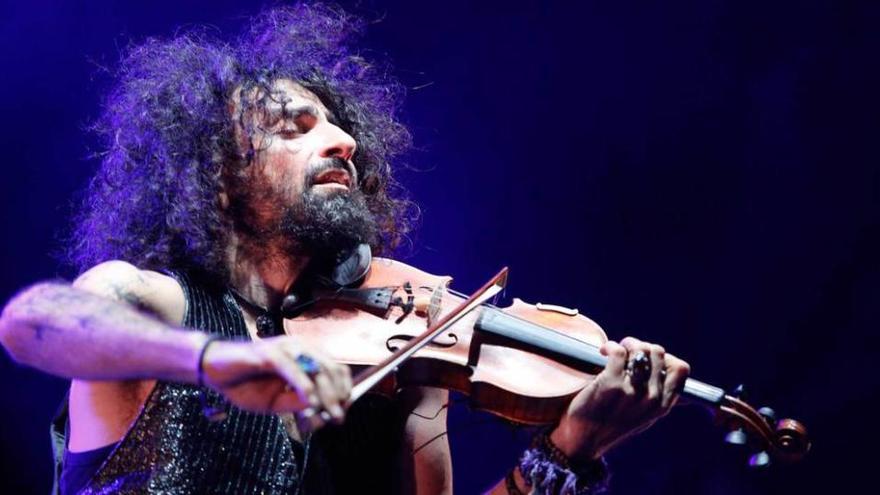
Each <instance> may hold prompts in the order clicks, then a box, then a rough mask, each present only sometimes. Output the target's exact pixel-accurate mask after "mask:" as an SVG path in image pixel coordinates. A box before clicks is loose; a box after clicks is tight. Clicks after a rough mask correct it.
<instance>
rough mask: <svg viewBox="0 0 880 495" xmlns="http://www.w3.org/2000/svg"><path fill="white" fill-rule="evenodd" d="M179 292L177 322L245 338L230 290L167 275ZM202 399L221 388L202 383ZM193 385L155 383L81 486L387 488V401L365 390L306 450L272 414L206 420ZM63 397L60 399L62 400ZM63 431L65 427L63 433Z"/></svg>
mask: <svg viewBox="0 0 880 495" xmlns="http://www.w3.org/2000/svg"><path fill="white" fill-rule="evenodd" d="M173 275H174V276H175V278H176V279H177V280H178V282H179V283H180V285H181V287H182V288H183V291H184V294H185V296H186V308H187V309H186V313H185V316H184V326H186V327H190V328H194V329H200V330H203V331H206V332H210V333H216V334H219V335H222V336H223V337H225V338H230V339H248V338H249V334H248V331H247V327H246V326H245V322H244V318H243V317H242V313H241V309H240V308H239V306H238V304H237V303H236V301H235V298H234V297H233V296H232V294H231V293H230V291H229V290H228V289H226V288H222V287H216V286H214V285H212V284H210V283H208V282H206V281H205V280H204V279H201V278H199V277H196V276H190V275H185V274H178V273H175V274H173ZM205 391H206V393H207V396H208V399H209V401H212V402H215V403H223V399H222V397H221V396H219V395H218V394H216V393H215V392H213V391H211V390H208V389H205ZM199 392H200V390H199V387H197V386H195V385H189V384H181V383H171V382H161V381H160V382H158V383H157V385H156V387H155V389H154V390H153V391H152V393H151V394H150V395H149V397H148V398H147V400H146V402H145V404H144V407H143V409H142V410H141V412H140V414H139V415H138V417H137V418H136V419H135V421H134V422H133V423H132V425H131V427H130V429H129V431H128V432H127V433H126V435H125V436H124V437H123V439H122V440H121V441H120V442H119V444H118V446H117V447H116V448H115V449H114V450H113V451H112V453H111V454H110V455H109V457H108V458H107V460H106V461H105V462H104V463H103V464H102V465H101V467H100V468H99V469H98V470H97V472H96V473H95V475H94V476H93V477H92V478H91V479H90V480H89V482H88V483H87V484H86V486H85V488H84V489H83V490H82V491H81V492H80V493H83V494H89V495H91V494H107V493H120V494H141V493H163V494H196V493H216V494H295V493H302V494H332V493H354V492H363V491H369V492H377V493H393V491H394V486H395V483H394V479H395V471H396V469H395V462H394V460H395V459H396V458H397V449H398V448H399V446H400V445H401V438H402V434H403V430H402V425H403V420H402V417H401V414H400V412H399V411H398V409H397V407H396V405H395V403H394V402H393V401H390V400H387V399H384V398H381V397H375V396H367V397H365V399H366V400H359V401H358V402H357V403H356V404H354V406H353V407H352V409H351V410H350V411H349V414H348V417H347V418H348V419H347V420H346V423H345V424H344V425H342V426H337V427H332V426H331V427H325V428H323V429H322V430H321V431H320V432H319V433H317V434H315V435H314V438H313V440H312V441H311V442H309V448H308V452H309V454H308V457H309V459H308V467H307V468H306V469H305V470H303V466H302V459H303V457H304V452H305V449H304V448H303V446H302V445H301V444H299V443H298V442H296V441H294V440H292V439H291V438H290V437H289V436H288V435H287V432H286V429H285V427H284V425H283V423H282V420H281V419H280V418H279V417H278V416H275V415H262V414H254V413H250V412H247V411H243V410H241V409H238V408H236V407H234V406H231V405H229V406H227V407H228V412H229V414H228V417H227V418H226V419H225V420H223V421H220V422H214V423H212V422H210V421H208V420H207V419H206V418H205V417H204V415H203V414H202V404H201V401H200V397H199ZM65 405H66V404H65ZM67 420H68V418H67V414H66V407H62V411H61V413H60V414H59V416H58V418H56V421H54V422H53V440H55V454H56V456H55V457H56V490H57V486H58V483H57V480H58V479H59V475H60V473H61V472H62V470H63V464H62V458H63V455H61V454H63V451H64V446H65V445H66V434H65V433H66V430H67ZM62 432H65V433H62Z"/></svg>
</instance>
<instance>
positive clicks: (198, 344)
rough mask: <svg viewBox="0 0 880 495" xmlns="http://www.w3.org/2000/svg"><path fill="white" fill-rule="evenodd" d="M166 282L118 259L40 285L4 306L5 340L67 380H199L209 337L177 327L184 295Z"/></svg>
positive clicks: (13, 350)
mask: <svg viewBox="0 0 880 495" xmlns="http://www.w3.org/2000/svg"><path fill="white" fill-rule="evenodd" d="M159 277H164V276H162V275H160V274H157V273H153V272H143V271H141V270H138V269H137V268H135V267H134V266H132V265H130V264H128V263H124V262H119V261H113V262H107V263H103V264H101V265H98V266H96V267H95V268H93V269H91V270H89V271H88V272H86V273H84V274H83V275H82V276H80V277H79V278H78V279H77V280H76V281H75V282H74V283H73V285H67V284H64V283H58V282H46V283H40V284H37V285H34V286H32V287H30V288H28V289H26V290H25V291H23V292H22V293H20V294H18V295H17V296H16V297H15V298H13V299H12V300H11V301H10V302H9V304H7V305H6V307H5V308H4V309H3V313H2V317H0V342H2V343H3V346H4V347H6V349H7V351H8V352H9V354H10V355H11V356H12V357H13V359H15V360H16V361H18V362H20V363H23V364H27V365H29V366H33V367H35V368H37V369H39V370H41V371H45V372H47V373H51V374H54V375H59V376H63V377H67V378H76V379H84V380H127V379H134V378H157V379H162V380H172V381H179V382H189V383H193V382H195V381H196V379H197V377H196V370H197V364H198V363H197V360H198V356H199V352H200V350H201V348H202V346H203V345H204V343H205V341H206V339H207V336H206V335H205V334H202V333H198V332H190V331H184V330H182V329H179V328H175V326H179V324H180V319H181V318H182V313H183V310H182V307H183V293H182V291H181V289H180V287H179V286H178V285H177V284H176V283H174V282H173V279H170V277H164V278H166V279H170V280H172V281H171V282H170V283H169V282H168V281H167V280H162V279H160V278H159ZM175 289H176V292H177V294H175V293H174V292H175ZM144 311H149V312H151V313H152V314H154V315H157V316H159V317H162V318H163V319H171V320H174V319H176V320H177V321H176V322H175V323H176V324H177V325H171V324H169V323H167V322H164V321H161V320H160V319H158V318H157V317H154V316H151V315H148V314H146V313H145V312H144Z"/></svg>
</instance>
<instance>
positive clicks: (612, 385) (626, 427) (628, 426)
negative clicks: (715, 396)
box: [550, 337, 690, 461]
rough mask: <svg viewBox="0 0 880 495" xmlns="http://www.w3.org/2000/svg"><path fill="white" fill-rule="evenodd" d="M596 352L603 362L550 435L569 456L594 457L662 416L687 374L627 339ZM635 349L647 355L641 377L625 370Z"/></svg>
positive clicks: (657, 350) (675, 362)
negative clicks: (605, 360) (646, 367)
mask: <svg viewBox="0 0 880 495" xmlns="http://www.w3.org/2000/svg"><path fill="white" fill-rule="evenodd" d="M601 352H602V354H603V355H605V356H607V357H608V364H607V365H606V366H605V369H604V370H602V372H601V373H599V374H598V375H597V376H596V378H595V379H594V380H593V381H592V382H591V383H590V384H589V385H587V386H586V387H585V388H584V389H583V390H581V391H580V393H578V394H577V395H576V396H575V397H574V399H573V400H572V401H571V404H570V405H569V407H568V410H567V412H566V414H565V415H564V416H563V417H562V419H561V420H560V422H559V426H558V427H557V428H556V429H555V430H554V431H553V433H552V434H551V437H550V438H551V440H552V441H553V443H554V444H555V445H556V446H557V447H559V448H560V449H561V450H562V451H563V452H564V453H565V454H566V455H568V456H569V457H570V458H572V459H577V460H583V461H586V460H591V459H597V458H599V457H601V456H602V455H604V454H605V453H606V452H607V451H608V450H609V449H610V448H612V447H613V446H614V445H616V444H618V443H620V442H621V441H623V440H624V439H626V438H628V437H630V436H632V435H635V434H637V433H639V432H641V431H643V430H645V429H647V428H648V427H649V426H651V425H652V424H653V423H654V422H655V421H657V420H658V419H659V418H661V417H663V416H665V415H666V414H667V413H668V412H669V411H670V409H672V407H673V406H674V405H675V403H676V401H677V400H678V396H679V392H680V391H681V389H682V388H683V387H684V382H685V380H686V379H687V376H688V374H689V373H690V366H689V365H688V364H687V363H686V362H684V361H682V360H681V359H678V358H676V357H675V356H673V355H671V354H669V353H667V352H665V350H664V349H663V348H662V347H660V346H659V345H655V344H650V343H647V342H642V341H640V340H638V339H635V338H632V337H627V338H625V339H623V340H622V341H621V342H620V343H619V344H618V343H616V342H612V341H609V342H606V343H605V344H604V345H602V347H601ZM639 352H642V353H644V355H645V356H647V357H649V358H650V364H651V366H650V374H648V373H647V372H646V373H645V374H644V377H640V376H639V374H638V373H634V372H631V371H632V370H627V364H628V362H629V360H631V359H632V358H633V357H634V356H636V355H637V354H638V353H639Z"/></svg>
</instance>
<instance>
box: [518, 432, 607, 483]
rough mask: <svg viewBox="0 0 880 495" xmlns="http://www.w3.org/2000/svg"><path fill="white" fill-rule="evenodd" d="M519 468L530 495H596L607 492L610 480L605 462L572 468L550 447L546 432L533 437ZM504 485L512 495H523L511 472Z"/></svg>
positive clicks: (577, 465) (571, 463) (561, 455)
mask: <svg viewBox="0 0 880 495" xmlns="http://www.w3.org/2000/svg"><path fill="white" fill-rule="evenodd" d="M518 468H519V472H520V473H521V474H522V476H523V479H525V481H526V484H527V485H528V486H530V487H532V490H531V493H535V494H540V495H549V494H557V493H558V494H560V495H598V494H601V493H605V492H606V491H607V490H608V482H609V479H610V475H609V473H608V465H607V464H606V463H605V459H604V458H600V459H598V460H595V461H590V462H587V463H583V464H581V463H578V464H575V463H573V462H572V461H571V459H569V458H568V456H566V455H565V453H564V452H562V451H561V450H559V447H557V446H556V445H554V444H553V442H552V441H551V440H550V434H549V431H547V430H545V431H543V432H542V433H540V434H538V435H537V436H535V438H534V440H533V441H532V445H531V447H530V448H529V449H528V450H526V451H525V452H524V453H523V456H522V458H521V459H520V461H519V466H518ZM506 481H507V491H508V492H509V493H511V495H518V494H520V493H522V492H521V491H520V490H519V488H518V487H517V486H516V480H515V478H514V475H513V472H512V471H511V473H510V475H508V477H507V480H506ZM511 485H513V486H512V487H511ZM511 488H514V489H515V490H516V491H512V490H511Z"/></svg>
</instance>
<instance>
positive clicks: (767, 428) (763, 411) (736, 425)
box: [716, 395, 810, 467]
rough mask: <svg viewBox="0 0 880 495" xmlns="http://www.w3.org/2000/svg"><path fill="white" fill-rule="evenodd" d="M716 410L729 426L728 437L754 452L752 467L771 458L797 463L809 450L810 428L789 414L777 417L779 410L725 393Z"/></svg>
mask: <svg viewBox="0 0 880 495" xmlns="http://www.w3.org/2000/svg"><path fill="white" fill-rule="evenodd" d="M717 411H718V412H717V416H716V418H717V420H718V422H719V423H721V425H722V426H724V427H725V428H727V429H728V430H729V432H728V434H727V435H726V436H725V441H726V442H727V443H729V444H733V445H744V446H747V447H749V448H750V449H751V450H752V452H754V453H753V454H752V455H751V456H750V457H749V465H750V466H752V467H764V466H767V465H769V464H770V463H771V462H781V463H784V464H790V463H794V462H797V461H799V460H801V459H802V458H803V457H804V456H805V455H806V454H807V452H809V451H810V440H809V435H808V434H807V428H806V427H805V426H804V425H803V424H802V423H801V422H799V421H797V420H794V419H790V418H785V419H781V420H778V421H777V420H776V413H775V412H774V411H773V410H772V409H770V408H769V407H762V408H760V409H758V410H755V408H754V407H752V406H751V405H749V404H748V403H747V402H745V401H744V400H742V399H740V398H738V397H736V396H732V395H725V396H724V399H723V400H722V403H721V405H720V407H719V408H718V409H717Z"/></svg>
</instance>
